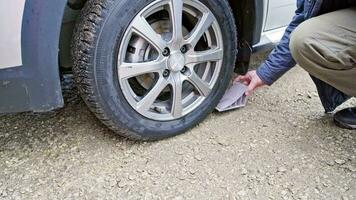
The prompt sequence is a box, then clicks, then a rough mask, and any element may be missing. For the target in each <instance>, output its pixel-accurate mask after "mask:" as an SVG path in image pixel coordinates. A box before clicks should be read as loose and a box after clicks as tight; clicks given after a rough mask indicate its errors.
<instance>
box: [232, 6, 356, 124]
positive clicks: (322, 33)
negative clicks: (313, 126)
mask: <svg viewBox="0 0 356 200" xmlns="http://www.w3.org/2000/svg"><path fill="white" fill-rule="evenodd" d="M355 6H356V0H297V10H296V13H295V16H294V17H293V20H292V22H291V23H290V24H289V26H288V27H287V29H286V31H285V34H284V36H283V38H282V39H281V41H280V43H279V44H278V45H277V46H276V47H275V49H274V50H273V51H272V52H271V54H270V55H269V56H268V58H267V60H266V61H265V62H264V63H263V64H262V65H261V66H260V67H259V68H258V69H257V70H254V71H250V72H248V73H247V74H246V75H242V76H238V77H237V79H236V80H235V81H239V82H243V83H244V84H246V85H248V89H247V92H246V95H247V96H250V95H251V94H252V93H253V92H254V91H255V90H256V89H257V88H260V87H262V86H265V85H268V86H270V85H272V84H273V83H274V82H275V81H276V80H278V79H279V78H280V77H281V76H282V75H283V74H285V73H286V72H287V71H288V70H290V69H291V68H293V67H294V66H295V65H296V64H298V65H300V66H301V67H302V68H304V69H305V70H306V71H307V72H309V74H310V75H311V78H312V79H313V81H314V83H315V84H316V86H317V90H318V93H319V97H320V99H321V102H322V104H323V106H324V108H325V111H326V112H327V113H331V112H333V111H334V110H335V109H336V108H337V107H338V106H339V105H341V104H342V103H344V102H345V101H346V100H348V99H349V98H350V97H355V96H356V7H355ZM334 121H335V122H336V124H337V125H338V126H340V127H342V128H348V129H356V107H354V108H348V109H344V110H342V111H339V112H337V113H336V114H335V115H334Z"/></svg>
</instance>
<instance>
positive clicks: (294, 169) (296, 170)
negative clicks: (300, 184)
mask: <svg viewBox="0 0 356 200" xmlns="http://www.w3.org/2000/svg"><path fill="white" fill-rule="evenodd" d="M292 172H293V173H295V174H300V170H299V169H298V168H293V169H292Z"/></svg>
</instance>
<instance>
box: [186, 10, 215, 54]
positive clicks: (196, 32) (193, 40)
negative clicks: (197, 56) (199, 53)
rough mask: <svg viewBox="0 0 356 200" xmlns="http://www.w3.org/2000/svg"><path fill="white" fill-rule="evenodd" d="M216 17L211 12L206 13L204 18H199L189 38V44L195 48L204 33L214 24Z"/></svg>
mask: <svg viewBox="0 0 356 200" xmlns="http://www.w3.org/2000/svg"><path fill="white" fill-rule="evenodd" d="M214 20H215V18H214V15H213V14H212V13H211V12H208V13H205V14H204V15H203V16H202V18H201V19H200V20H199V22H198V24H197V25H196V27H195V28H194V29H193V31H192V32H191V33H190V36H189V38H188V40H187V42H188V44H190V45H191V46H192V48H194V47H195V46H196V45H197V43H198V42H199V40H200V38H201V37H202V36H203V34H204V33H205V32H206V31H207V30H208V28H209V27H210V26H211V25H212V24H213V22H214Z"/></svg>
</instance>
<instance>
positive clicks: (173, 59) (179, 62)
mask: <svg viewBox="0 0 356 200" xmlns="http://www.w3.org/2000/svg"><path fill="white" fill-rule="evenodd" d="M184 65H185V58H184V55H183V54H182V53H173V54H171V55H170V56H169V58H168V68H169V69H170V70H172V71H174V72H179V71H181V70H182V69H183V68H184Z"/></svg>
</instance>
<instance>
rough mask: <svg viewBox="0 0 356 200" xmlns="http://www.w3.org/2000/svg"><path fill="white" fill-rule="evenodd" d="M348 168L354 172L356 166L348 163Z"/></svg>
mask: <svg viewBox="0 0 356 200" xmlns="http://www.w3.org/2000/svg"><path fill="white" fill-rule="evenodd" d="M346 168H347V169H348V170H350V171H351V172H356V167H355V166H352V165H349V166H347V167H346Z"/></svg>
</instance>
